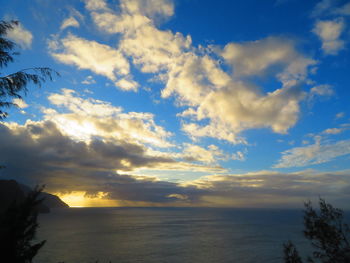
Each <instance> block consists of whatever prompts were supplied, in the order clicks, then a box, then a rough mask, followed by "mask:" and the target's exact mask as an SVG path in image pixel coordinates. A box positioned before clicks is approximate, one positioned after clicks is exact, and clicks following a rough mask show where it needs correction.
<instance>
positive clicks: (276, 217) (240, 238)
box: [34, 208, 310, 263]
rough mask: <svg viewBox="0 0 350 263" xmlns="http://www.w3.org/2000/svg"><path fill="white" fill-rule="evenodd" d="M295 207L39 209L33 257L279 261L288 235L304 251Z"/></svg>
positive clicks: (183, 262) (179, 262)
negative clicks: (42, 242)
mask: <svg viewBox="0 0 350 263" xmlns="http://www.w3.org/2000/svg"><path fill="white" fill-rule="evenodd" d="M302 217H303V214H302V211H301V210H281V209H228V208H69V209H57V210H53V211H52V212H51V213H49V214H41V215H40V216H39V229H38V233H37V239H38V241H40V240H46V241H47V242H46V244H45V246H44V247H43V248H42V249H41V250H40V251H39V253H38V255H37V256H36V257H35V260H34V262H35V263H58V262H65V263H95V262H97V261H98V263H109V262H112V263H136V262H143V263H163V262H164V263H187V262H188V263H209V262H210V263H216V262H217V263H221V262H222V263H228V262H230V263H234V262H237V263H260V262H261V263H277V262H283V243H284V242H287V241H288V240H292V241H293V242H294V243H295V244H296V246H297V247H298V248H299V250H300V252H301V254H302V255H304V254H307V253H309V252H310V246H309V244H308V242H307V241H306V240H305V239H304V238H303V235H302V230H303V218H302Z"/></svg>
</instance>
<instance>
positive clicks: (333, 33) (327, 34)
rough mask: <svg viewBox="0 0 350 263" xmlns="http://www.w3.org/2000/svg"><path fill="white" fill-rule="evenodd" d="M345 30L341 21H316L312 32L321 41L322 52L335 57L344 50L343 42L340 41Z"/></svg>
mask: <svg viewBox="0 0 350 263" xmlns="http://www.w3.org/2000/svg"><path fill="white" fill-rule="evenodd" d="M344 29H345V23H344V20H343V19H339V18H338V19H334V20H324V21H318V22H317V23H316V24H315V27H314V29H313V30H312V31H313V32H314V33H315V34H316V35H317V36H318V37H319V38H320V40H321V41H322V50H323V52H324V53H325V54H328V55H337V54H338V53H339V51H340V50H342V49H343V48H344V41H343V40H341V39H340V36H341V34H342V32H343V31H344Z"/></svg>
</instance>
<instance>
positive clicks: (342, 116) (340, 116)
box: [335, 112, 345, 119]
mask: <svg viewBox="0 0 350 263" xmlns="http://www.w3.org/2000/svg"><path fill="white" fill-rule="evenodd" d="M344 116H345V112H338V113H337V114H336V115H335V118H336V119H341V118H344Z"/></svg>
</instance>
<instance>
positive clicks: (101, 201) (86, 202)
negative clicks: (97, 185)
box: [56, 191, 119, 207]
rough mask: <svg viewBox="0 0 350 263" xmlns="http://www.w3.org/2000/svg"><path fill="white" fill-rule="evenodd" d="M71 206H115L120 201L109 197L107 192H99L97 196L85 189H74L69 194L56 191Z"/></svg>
mask: <svg viewBox="0 0 350 263" xmlns="http://www.w3.org/2000/svg"><path fill="white" fill-rule="evenodd" d="M56 195H57V196H59V198H61V199H62V200H63V201H64V202H65V203H67V204H68V205H69V206H70V207H114V206H119V203H118V201H116V200H111V199H107V198H105V197H106V193H104V192H99V193H98V194H97V195H96V196H89V195H87V194H86V192H84V191H74V192H71V193H69V194H62V193H56Z"/></svg>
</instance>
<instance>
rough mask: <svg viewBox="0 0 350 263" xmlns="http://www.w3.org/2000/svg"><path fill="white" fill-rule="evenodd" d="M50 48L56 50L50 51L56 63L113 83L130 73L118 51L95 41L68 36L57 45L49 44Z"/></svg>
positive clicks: (127, 64) (124, 59)
mask: <svg viewBox="0 0 350 263" xmlns="http://www.w3.org/2000/svg"><path fill="white" fill-rule="evenodd" d="M51 47H56V48H58V49H53V50H52V49H51V51H50V52H51V55H52V56H53V57H54V58H55V59H57V60H58V61H60V62H62V63H65V64H69V65H75V66H77V67H78V68H80V69H89V70H91V71H92V72H94V73H96V74H100V75H103V76H106V77H107V78H109V79H110V80H112V81H113V82H114V83H117V81H118V78H119V76H124V77H125V76H128V75H129V73H130V65H129V62H128V60H127V59H126V58H125V57H124V55H123V54H122V53H121V52H120V51H119V50H116V49H113V48H111V47H109V46H107V45H103V44H100V43H97V42H96V41H89V40H86V39H83V38H79V37H77V36H74V35H71V34H70V35H68V36H67V37H66V38H64V39H62V40H60V41H59V42H58V43H56V42H55V43H51ZM119 87H120V88H123V87H122V86H119Z"/></svg>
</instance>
